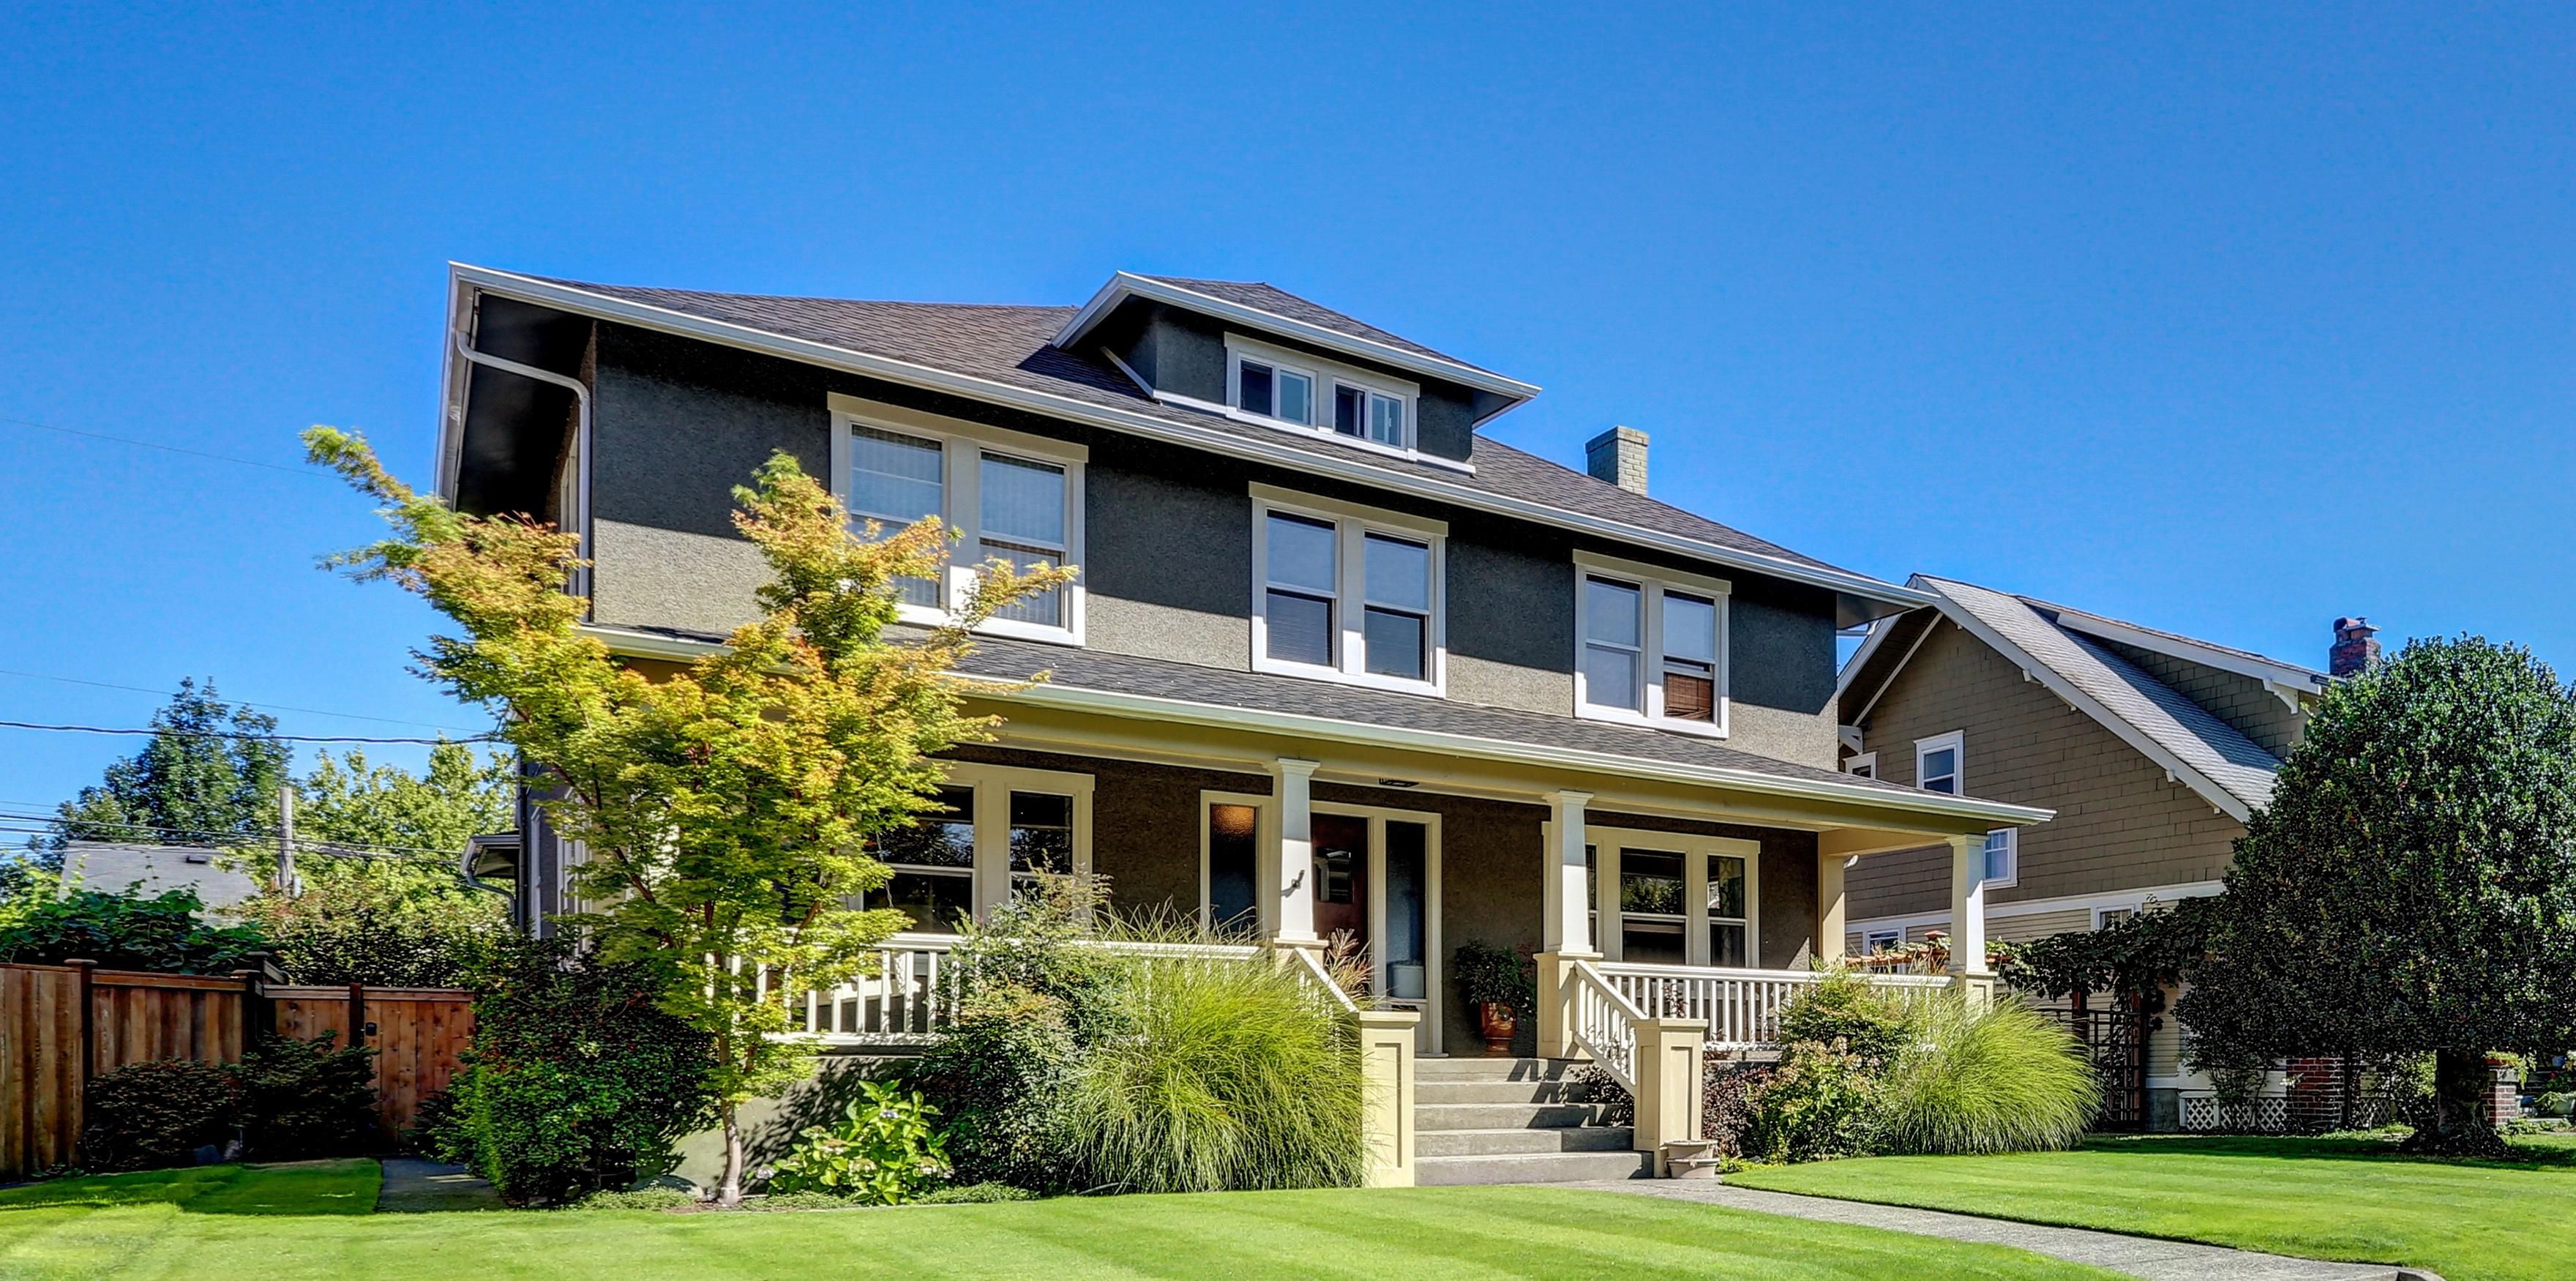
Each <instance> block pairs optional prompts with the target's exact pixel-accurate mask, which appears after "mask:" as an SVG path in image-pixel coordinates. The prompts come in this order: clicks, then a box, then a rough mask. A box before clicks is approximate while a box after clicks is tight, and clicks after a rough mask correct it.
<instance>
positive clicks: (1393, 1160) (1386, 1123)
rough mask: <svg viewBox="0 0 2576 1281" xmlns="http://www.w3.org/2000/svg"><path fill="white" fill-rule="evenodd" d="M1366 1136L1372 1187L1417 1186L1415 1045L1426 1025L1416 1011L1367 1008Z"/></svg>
mask: <svg viewBox="0 0 2576 1281" xmlns="http://www.w3.org/2000/svg"><path fill="white" fill-rule="evenodd" d="M1350 1017H1351V1018H1352V1019H1353V1020H1355V1021H1356V1022H1357V1023H1358V1024H1359V1031H1360V1099H1361V1108H1362V1112H1361V1117H1362V1123H1361V1124H1362V1132H1363V1133H1365V1134H1366V1135H1367V1136H1368V1147H1369V1166H1368V1186H1370V1187H1373V1188H1409V1187H1412V1186H1413V1155H1414V1153H1413V1073H1414V1061H1413V1041H1414V1036H1415V1034H1416V1031H1417V1030H1418V1028H1419V1027H1420V1025H1421V1023H1422V1015H1421V1014H1420V1013H1419V1012H1417V1011H1414V1010H1361V1011H1359V1012H1357V1013H1355V1014H1353V1015H1351V1016H1350Z"/></svg>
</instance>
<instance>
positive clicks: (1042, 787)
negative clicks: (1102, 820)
mask: <svg viewBox="0 0 2576 1281" xmlns="http://www.w3.org/2000/svg"><path fill="white" fill-rule="evenodd" d="M948 782H949V785H950V786H952V787H971V788H973V789H975V811H974V816H973V821H974V826H975V919H977V920H983V919H985V918H986V917H988V916H989V915H990V914H991V913H992V910H993V909H994V908H997V907H1000V906H1001V905H1003V904H1005V903H1008V902H1010V901H1011V793H1013V792H1042V793H1045V794H1047V795H1050V796H1069V797H1072V798H1073V874H1074V875H1076V876H1089V875H1091V837H1092V822H1091V793H1092V776H1091V775H1089V774H1075V773H1071V772H1068V771H1064V770H1047V769H1023V768H1021V767H1018V766H1012V765H984V764H979V763H977V762H973V761H952V762H949V763H948Z"/></svg>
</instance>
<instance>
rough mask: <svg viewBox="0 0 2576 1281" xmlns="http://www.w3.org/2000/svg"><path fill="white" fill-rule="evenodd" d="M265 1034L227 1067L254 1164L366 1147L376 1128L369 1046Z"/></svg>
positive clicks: (326, 1037) (330, 1036) (372, 1053)
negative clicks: (334, 1045)
mask: <svg viewBox="0 0 2576 1281" xmlns="http://www.w3.org/2000/svg"><path fill="white" fill-rule="evenodd" d="M336 1035H337V1034H336V1033H330V1032H326V1033H323V1034H322V1035H321V1036H320V1037H318V1038H316V1039H314V1040H310V1041H299V1040H296V1039H294V1038H292V1037H283V1036H268V1037H262V1038H260V1039H259V1040H258V1041H257V1042H255V1043H253V1044H252V1045H251V1047H250V1049H249V1050H247V1051H245V1052H244V1053H243V1055H242V1061H241V1062H240V1063H239V1064H237V1065H235V1066H234V1067H233V1069H232V1071H233V1075H234V1077H235V1079H236V1080H238V1081H239V1082H240V1083H241V1094H242V1146H243V1148H244V1150H245V1152H246V1153H247V1154H248V1155H249V1156H250V1157H251V1158H252V1159H253V1160H258V1161H300V1160H304V1159H306V1158H308V1157H323V1156H345V1155H348V1154H349V1153H352V1152H357V1151H361V1150H364V1149H365V1148H366V1147H368V1146H369V1144H370V1140H371V1139H373V1137H374V1136H375V1132H376V1065H375V1056H376V1052H375V1051H374V1050H370V1049H367V1048H366V1047H364V1046H354V1045H353V1046H350V1047H349V1048H347V1049H341V1050H335V1049H333V1048H331V1044H332V1041H333V1039H334V1038H335V1037H336Z"/></svg>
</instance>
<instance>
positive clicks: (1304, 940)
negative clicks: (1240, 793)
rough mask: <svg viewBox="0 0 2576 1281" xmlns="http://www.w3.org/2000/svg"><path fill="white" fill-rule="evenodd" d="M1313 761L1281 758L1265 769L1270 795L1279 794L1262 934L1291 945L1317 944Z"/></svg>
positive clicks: (1265, 872)
mask: <svg viewBox="0 0 2576 1281" xmlns="http://www.w3.org/2000/svg"><path fill="white" fill-rule="evenodd" d="M1318 764H1320V762H1317V761H1309V760H1300V759H1298V758H1297V757H1294V756H1282V757H1280V758H1279V760H1278V761H1277V762H1276V763H1275V764H1274V765H1272V767H1271V771H1270V778H1271V794H1272V795H1274V796H1276V797H1278V798H1279V840H1278V844H1276V845H1274V846H1272V847H1271V850H1270V858H1269V860H1268V861H1269V864H1270V865H1269V866H1268V867H1267V868H1265V869H1263V871H1264V876H1263V878H1262V879H1263V880H1264V881H1266V882H1267V883H1268V884H1267V885H1266V886H1265V887H1264V888H1265V889H1267V890H1268V891H1269V899H1270V903H1269V911H1267V912H1266V913H1264V914H1263V915H1264V917H1265V920H1264V922H1263V924H1264V926H1265V929H1264V937H1266V938H1267V939H1269V940H1270V941H1271V942H1273V943H1279V944H1285V945H1288V946H1292V947H1321V946H1323V940H1321V939H1318V938H1316V937H1315V810H1314V797H1313V793H1314V778H1315V767H1316V765H1318Z"/></svg>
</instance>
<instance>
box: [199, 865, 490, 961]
mask: <svg viewBox="0 0 2576 1281" xmlns="http://www.w3.org/2000/svg"><path fill="white" fill-rule="evenodd" d="M323 861H324V862H325V863H330V862H333V860H323ZM241 911H242V913H243V915H244V917H245V918H246V919H247V920H248V921H250V922H251V923H252V924H253V925H255V926H257V927H258V928H259V929H260V931H261V932H262V933H263V934H265V935H266V936H267V938H268V939H269V945H270V947H271V948H272V949H273V950H274V951H275V952H276V955H277V964H278V967H279V968H280V969H283V970H284V971H286V973H287V975H288V977H289V978H291V979H292V980H293V981H295V982H297V983H310V984H317V985H328V986H334V987H336V986H339V985H341V984H346V983H365V984H369V985H372V986H379V987H472V986H476V985H477V984H478V983H479V982H480V980H481V978H482V976H483V974H484V972H485V971H486V970H487V969H489V968H490V966H491V965H492V963H493V960H494V958H495V956H496V955H497V954H498V951H499V949H500V948H501V947H502V945H503V943H504V941H505V940H506V938H507V936H508V932H509V923H508V921H507V919H506V916H505V913H504V909H503V907H502V903H501V900H500V899H499V898H497V897H495V896H494V895H491V894H483V893H477V892H475V891H473V890H467V889H460V888H458V887H457V886H456V885H455V881H454V877H453V876H452V875H441V876H438V877H431V876H427V875H424V873H423V871H422V869H420V868H418V867H415V866H407V865H403V864H395V863H366V864H360V865H358V866H355V867H338V866H326V867H323V868H317V869H315V870H314V872H313V873H312V874H310V875H309V876H307V877H306V879H305V886H304V889H303V892H302V893H300V894H297V895H296V896H294V897H292V898H289V897H285V896H283V895H275V894H263V895H261V896H259V897H257V898H254V899H252V900H250V901H249V902H247V903H245V904H243V905H242V907H241Z"/></svg>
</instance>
